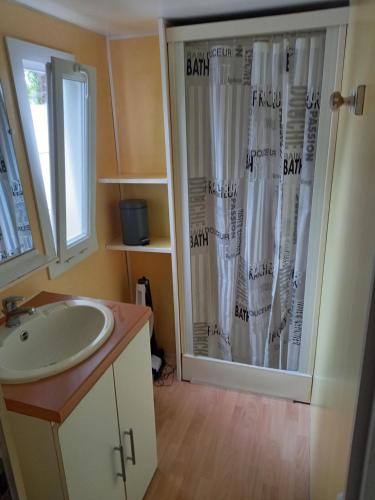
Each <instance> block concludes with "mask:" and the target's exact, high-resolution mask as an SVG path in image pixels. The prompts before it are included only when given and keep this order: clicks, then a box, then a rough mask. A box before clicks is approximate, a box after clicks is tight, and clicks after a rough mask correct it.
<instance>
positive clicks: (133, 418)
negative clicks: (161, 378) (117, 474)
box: [113, 324, 157, 500]
mask: <svg viewBox="0 0 375 500" xmlns="http://www.w3.org/2000/svg"><path fill="white" fill-rule="evenodd" d="M113 367H114V374H115V387H116V397H117V408H118V416H119V425H120V434H121V440H122V445H123V448H124V455H125V470H126V494H127V500H141V499H142V498H143V496H144V494H145V492H146V489H147V487H148V485H149V483H150V481H151V479H152V476H153V474H154V472H155V470H156V467H157V455H156V432H155V413H154V395H153V385H152V369H151V352H150V339H149V328H148V324H147V325H145V326H144V327H143V328H142V330H141V331H140V332H139V333H138V334H137V335H136V337H135V338H134V339H133V340H132V341H131V342H130V344H129V345H128V347H127V348H126V349H125V351H124V352H123V353H122V354H121V356H120V357H119V358H118V359H117V361H116V362H115V363H114V365H113Z"/></svg>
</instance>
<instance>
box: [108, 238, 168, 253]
mask: <svg viewBox="0 0 375 500" xmlns="http://www.w3.org/2000/svg"><path fill="white" fill-rule="evenodd" d="M106 248H107V249H108V250H117V251H122V252H148V253H171V240H170V238H166V237H154V238H151V241H150V244H149V245H137V246H133V245H124V243H123V242H122V238H121V236H119V237H118V238H116V239H115V240H114V241H112V242H111V243H108V244H107V245H106Z"/></svg>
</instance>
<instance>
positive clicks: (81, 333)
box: [0, 300, 114, 384]
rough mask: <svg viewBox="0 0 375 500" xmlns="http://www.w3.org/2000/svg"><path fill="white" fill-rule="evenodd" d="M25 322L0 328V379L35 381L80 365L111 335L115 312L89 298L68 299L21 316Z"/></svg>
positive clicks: (6, 380) (16, 382)
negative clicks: (29, 314)
mask: <svg viewBox="0 0 375 500" xmlns="http://www.w3.org/2000/svg"><path fill="white" fill-rule="evenodd" d="M20 319H21V325H20V326H16V327H11V328H8V327H6V326H5V325H2V326H1V327H0V382H2V383H9V384H18V383H21V382H31V381H33V380H38V379H41V378H45V377H50V376H51V375H55V374H56V373H60V372H63V371H65V370H67V369H68V368H71V367H72V366H75V365H77V364H78V363H80V362H81V361H83V360H84V359H86V358H88V357H89V356H91V354H93V353H94V352H95V351H96V350H97V349H99V347H100V346H101V345H102V344H103V343H104V342H105V341H106V339H107V338H108V337H109V336H110V334H111V333H112V329H113V324H114V320H113V314H112V311H111V310H110V309H109V308H108V307H106V306H103V305H101V304H99V303H96V302H91V301H88V300H67V301H62V302H54V303H52V304H48V305H45V306H42V307H38V308H37V310H36V312H35V313H34V314H33V315H32V316H27V315H25V316H20Z"/></svg>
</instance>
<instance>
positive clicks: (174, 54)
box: [159, 7, 348, 402]
mask: <svg viewBox="0 0 375 500" xmlns="http://www.w3.org/2000/svg"><path fill="white" fill-rule="evenodd" d="M347 20H348V8H346V7H343V8H336V9H326V10H317V11H311V12H303V13H296V14H284V15H277V16H267V17H261V18H250V19H240V20H235V21H220V22H212V23H203V24H193V25H188V26H177V27H167V25H166V23H165V22H164V20H160V21H159V36H160V54H161V66H162V89H163V105H164V115H165V116H164V126H165V137H166V157H167V163H168V161H169V163H170V167H171V171H172V172H173V191H174V211H175V226H176V231H175V232H176V242H175V243H176V258H177V259H176V260H177V273H176V274H177V276H176V279H177V282H178V299H179V301H178V303H179V319H180V321H179V326H180V338H179V339H178V340H179V342H178V343H179V344H180V346H181V347H180V350H181V363H182V379H184V380H189V381H192V382H202V383H210V384H213V385H218V386H224V387H228V388H234V389H240V390H247V391H251V392H257V393H261V394H267V395H272V396H279V397H285V398H289V399H293V400H298V401H303V402H310V397H311V388H312V382H313V373H314V362H315V351H316V343H317V332H318V323H319V308H320V294H321V286H322V279H323V266H324V255H325V247H326V235H327V225H328V216H329V203H330V195H331V187H332V177H333V164H334V155H335V145H336V134H337V127H338V114H337V113H332V112H331V110H330V109H329V97H330V94H331V93H332V92H333V91H334V90H341V82H342V73H343V62H344V50H345V39H346V28H347ZM296 26H298V29H296ZM315 30H319V31H321V30H326V41H325V53H324V67H323V81H322V96H321V103H324V104H321V109H320V117H319V130H318V140H317V156H316V167H315V177H314V189H313V199H312V209H311V223H310V234H309V251H308V261H307V272H306V283H308V284H309V286H306V292H305V307H304V317H303V327H302V332H303V335H302V342H301V352H300V361H299V371H298V372H291V371H287V370H277V369H272V368H264V367H258V366H253V365H247V364H242V363H236V362H232V361H224V360H219V359H215V358H209V357H203V356H196V355H194V354H193V346H192V335H188V334H187V333H186V332H188V331H190V332H192V297H191V279H190V276H191V273H190V247H189V219H188V216H187V215H188V214H189V204H188V170H187V133H186V110H185V76H184V60H185V59H184V46H185V43H187V42H191V41H198V40H201V41H204V40H214V39H220V40H222V39H224V38H238V37H250V36H259V35H273V34H281V33H298V32H306V31H315Z"/></svg>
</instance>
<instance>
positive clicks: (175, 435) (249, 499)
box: [145, 382, 309, 500]
mask: <svg viewBox="0 0 375 500" xmlns="http://www.w3.org/2000/svg"><path fill="white" fill-rule="evenodd" d="M155 410H156V429H157V439H158V458H159V467H158V470H157V471H156V473H155V476H154V478H153V480H152V482H151V484H150V486H149V488H148V491H147V493H146V496H145V499H146V500H173V499H176V500H177V499H178V500H308V498H309V495H308V490H309V476H308V471H309V406H308V405H303V404H299V403H293V402H290V401H286V400H282V399H276V398H269V397H265V396H258V395H254V394H248V393H243V392H237V391H232V390H226V389H219V388H216V387H211V386H205V385H197V384H190V383H187V382H180V383H174V384H173V385H172V386H170V387H166V386H162V387H155Z"/></svg>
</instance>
